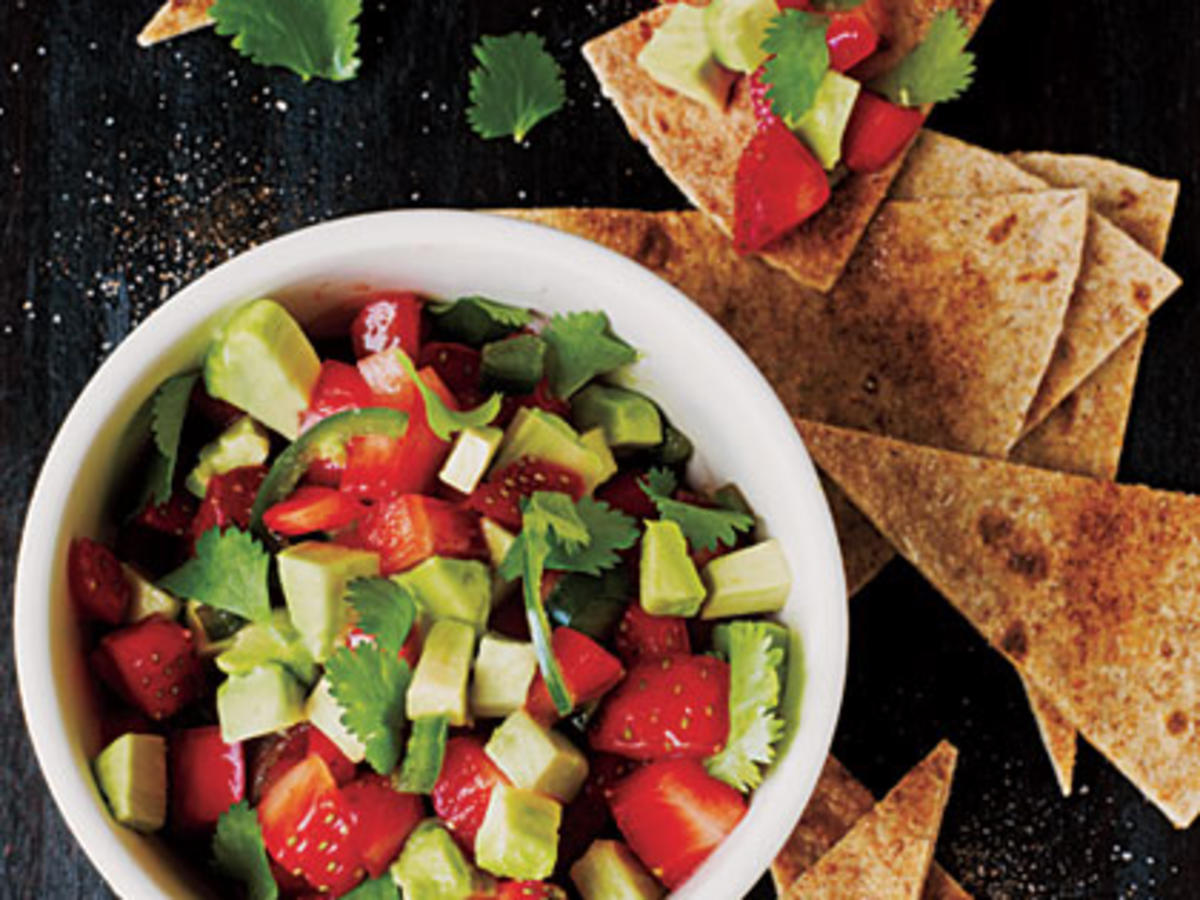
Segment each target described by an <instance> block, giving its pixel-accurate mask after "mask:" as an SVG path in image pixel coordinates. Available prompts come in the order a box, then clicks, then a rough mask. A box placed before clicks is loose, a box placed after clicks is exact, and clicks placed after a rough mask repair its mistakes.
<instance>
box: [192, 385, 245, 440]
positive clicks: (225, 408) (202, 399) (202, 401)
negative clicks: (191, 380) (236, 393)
mask: <svg viewBox="0 0 1200 900" xmlns="http://www.w3.org/2000/svg"><path fill="white" fill-rule="evenodd" d="M188 402H189V403H190V404H191V405H192V409H194V410H196V412H198V413H200V415H201V416H203V417H204V418H205V419H206V420H208V422H209V423H210V424H212V425H215V426H216V427H217V428H220V429H221V430H224V429H226V428H228V427H229V426H230V425H232V424H233V423H234V422H236V421H237V420H238V419H240V418H241V417H242V416H244V415H245V413H244V412H242V411H241V410H240V409H238V408H237V407H236V406H234V405H233V404H232V403H226V402H225V401H224V400H218V399H217V398H216V397H214V396H213V395H212V394H210V393H209V392H208V391H207V390H206V389H205V387H204V379H202V378H197V379H196V386H195V387H193V388H192V396H191V397H190V398H189V399H188Z"/></svg>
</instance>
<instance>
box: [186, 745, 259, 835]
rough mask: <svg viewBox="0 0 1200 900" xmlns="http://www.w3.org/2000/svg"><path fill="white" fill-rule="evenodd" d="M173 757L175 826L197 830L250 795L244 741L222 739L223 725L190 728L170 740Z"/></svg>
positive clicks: (191, 830)
mask: <svg viewBox="0 0 1200 900" xmlns="http://www.w3.org/2000/svg"><path fill="white" fill-rule="evenodd" d="M167 747H168V750H169V751H170V760H171V788H170V790H169V791H168V792H167V796H168V797H169V798H170V801H171V827H172V828H173V829H174V830H175V831H178V832H184V833H189V832H195V831H202V830H204V829H207V828H211V827H213V826H214V825H216V824H217V819H219V818H220V817H221V813H223V812H225V810H227V809H229V807H230V806H232V805H233V804H235V803H237V802H238V801H239V800H241V799H242V798H243V797H245V796H246V759H245V755H244V753H243V752H242V745H241V744H240V743H238V744H227V743H225V742H224V741H223V740H222V739H221V727H220V726H219V725H206V726H204V727H202V728H186V729H184V730H182V731H176V732H174V733H172V734H171V736H170V739H169V740H168V741H167Z"/></svg>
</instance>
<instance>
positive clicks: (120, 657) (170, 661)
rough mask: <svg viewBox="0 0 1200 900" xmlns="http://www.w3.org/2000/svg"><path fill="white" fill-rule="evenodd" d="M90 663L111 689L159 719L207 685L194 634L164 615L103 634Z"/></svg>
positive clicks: (148, 714)
mask: <svg viewBox="0 0 1200 900" xmlns="http://www.w3.org/2000/svg"><path fill="white" fill-rule="evenodd" d="M92 661H93V663H94V665H95V667H96V669H97V670H98V671H99V673H100V675H101V677H103V678H104V680H105V681H106V682H107V683H108V684H109V686H110V687H112V688H113V690H115V691H116V692H117V693H118V694H120V695H121V696H122V697H124V698H125V699H126V700H128V701H129V702H130V703H132V704H133V705H134V706H135V707H137V708H138V709H139V710H141V712H143V713H144V714H145V715H147V716H149V717H150V718H151V719H155V720H162V719H167V718H170V717H171V716H173V715H174V714H175V713H177V712H179V710H181V709H183V708H184V707H185V706H187V705H188V704H189V703H191V702H192V701H193V700H195V699H196V698H197V697H198V696H199V695H200V693H201V691H202V690H203V687H204V684H203V677H202V673H201V671H200V662H199V660H198V659H197V658H196V653H195V648H194V646H193V643H192V633H191V632H190V631H188V630H187V629H186V628H184V627H183V626H182V625H179V624H178V623H176V622H172V621H170V620H169V619H167V618H165V617H163V616H158V615H155V616H150V617H149V618H146V619H143V620H142V621H140V622H138V623H137V624H135V625H129V626H127V627H125V628H122V629H121V630H119V631H114V632H111V633H109V634H107V635H105V636H104V637H103V638H102V639H101V640H100V646H99V647H97V648H96V650H95V652H94V653H93V654H92Z"/></svg>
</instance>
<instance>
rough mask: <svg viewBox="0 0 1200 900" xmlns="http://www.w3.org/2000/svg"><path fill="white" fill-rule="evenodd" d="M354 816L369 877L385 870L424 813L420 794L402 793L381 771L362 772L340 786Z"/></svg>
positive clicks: (363, 861) (375, 876)
mask: <svg viewBox="0 0 1200 900" xmlns="http://www.w3.org/2000/svg"><path fill="white" fill-rule="evenodd" d="M342 797H343V798H345V801H346V805H347V806H348V807H349V808H350V811H351V813H352V814H353V817H354V823H355V824H354V839H355V841H356V842H357V843H358V848H359V856H360V857H361V859H362V863H363V865H364V866H365V867H366V869H367V872H368V873H369V874H370V876H371V877H372V878H378V877H379V876H380V875H382V874H383V873H384V872H386V871H387V868H388V866H390V865H391V864H392V862H393V861H394V860H395V859H396V855H397V854H398V853H399V852H400V848H401V847H403V846H404V842H405V841H406V840H407V839H408V835H409V832H411V831H412V830H413V829H414V828H415V827H416V826H417V823H418V822H420V821H421V819H422V818H424V816H425V804H424V802H423V801H422V800H421V795H420V794H402V793H400V792H399V791H397V790H396V789H395V788H393V787H392V785H391V782H390V781H389V780H388V779H387V778H385V777H384V776H382V775H376V774H374V773H372V774H369V775H364V776H362V777H361V778H359V779H357V780H355V781H352V782H350V783H349V784H348V785H346V786H345V787H343V788H342Z"/></svg>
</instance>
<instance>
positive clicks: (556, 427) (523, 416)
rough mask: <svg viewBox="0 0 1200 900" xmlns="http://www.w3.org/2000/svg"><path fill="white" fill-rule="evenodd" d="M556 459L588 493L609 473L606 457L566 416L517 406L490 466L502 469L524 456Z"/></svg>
mask: <svg viewBox="0 0 1200 900" xmlns="http://www.w3.org/2000/svg"><path fill="white" fill-rule="evenodd" d="M526 456H528V457H532V458H533V459H541V460H545V461H546V462H552V463H557V464H558V465H560V466H564V467H565V468H568V469H570V470H571V471H572V472H575V473H576V474H577V475H579V477H580V478H582V479H583V484H584V487H585V488H586V490H587V491H588V493H591V492H592V491H593V490H595V488H596V486H597V485H599V484H601V483H602V482H603V481H604V480H605V479H607V478H608V476H609V475H610V474H611V473H609V472H608V466H607V465H606V463H605V460H604V459H603V458H602V457H601V456H600V455H599V454H597V453H596V451H595V450H594V449H592V448H591V447H589V446H587V445H586V444H584V443H583V441H582V440H581V439H580V437H579V434H578V433H576V431H575V429H574V428H572V427H571V426H570V425H569V424H568V423H567V422H566V421H565V420H563V419H562V418H560V417H558V416H556V415H554V413H548V412H546V411H545V410H542V409H533V408H530V407H527V406H523V407H521V408H520V409H519V410H517V414H516V415H515V416H514V417H513V420H512V422H510V423H509V425H508V430H507V431H505V433H504V441H503V443H501V444H500V453H499V454H498V455H497V456H496V462H495V463H494V464H493V467H494V468H496V469H503V468H504V467H505V466H507V465H509V464H510V463H514V462H516V461H517V460H519V459H521V458H523V457H526Z"/></svg>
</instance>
